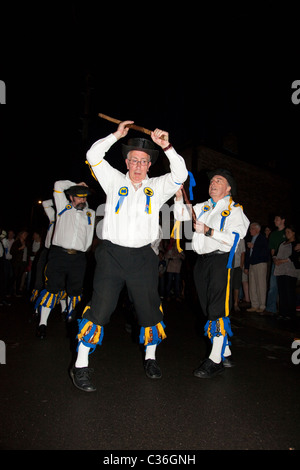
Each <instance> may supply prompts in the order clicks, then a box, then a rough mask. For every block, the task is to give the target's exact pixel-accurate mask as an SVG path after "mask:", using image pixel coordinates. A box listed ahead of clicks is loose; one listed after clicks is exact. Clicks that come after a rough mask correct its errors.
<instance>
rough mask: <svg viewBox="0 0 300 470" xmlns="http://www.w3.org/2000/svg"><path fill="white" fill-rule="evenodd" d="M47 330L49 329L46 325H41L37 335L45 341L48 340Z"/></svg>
mask: <svg viewBox="0 0 300 470" xmlns="http://www.w3.org/2000/svg"><path fill="white" fill-rule="evenodd" d="M46 330H47V327H46V325H40V326H39V327H38V329H37V332H36V335H37V337H38V338H40V339H45V338H46Z"/></svg>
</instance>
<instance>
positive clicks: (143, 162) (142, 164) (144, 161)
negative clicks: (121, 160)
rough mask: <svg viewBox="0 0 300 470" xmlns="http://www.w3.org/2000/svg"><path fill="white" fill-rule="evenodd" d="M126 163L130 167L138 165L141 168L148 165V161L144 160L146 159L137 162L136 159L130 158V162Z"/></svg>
mask: <svg viewBox="0 0 300 470" xmlns="http://www.w3.org/2000/svg"><path fill="white" fill-rule="evenodd" d="M128 161H129V163H130V164H131V165H138V164H140V165H141V166H146V165H148V163H150V161H149V160H146V159H142V160H137V159H136V158H131V159H130V160H129V159H128Z"/></svg>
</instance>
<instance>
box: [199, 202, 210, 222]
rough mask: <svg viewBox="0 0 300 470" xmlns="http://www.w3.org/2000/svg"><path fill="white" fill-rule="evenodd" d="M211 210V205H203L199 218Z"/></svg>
mask: <svg viewBox="0 0 300 470" xmlns="http://www.w3.org/2000/svg"><path fill="white" fill-rule="evenodd" d="M209 210H210V206H208V205H205V206H203V207H202V209H201V212H200V214H199V215H198V219H200V217H201V215H203V214H204V212H208V211H209Z"/></svg>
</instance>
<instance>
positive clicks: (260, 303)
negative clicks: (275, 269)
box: [246, 222, 269, 313]
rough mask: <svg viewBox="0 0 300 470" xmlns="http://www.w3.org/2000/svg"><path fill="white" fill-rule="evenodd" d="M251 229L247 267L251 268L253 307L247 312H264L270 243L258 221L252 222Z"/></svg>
mask: <svg viewBox="0 0 300 470" xmlns="http://www.w3.org/2000/svg"><path fill="white" fill-rule="evenodd" d="M249 230H250V235H251V236H252V239H251V242H248V243H247V245H248V248H250V254H249V258H248V260H247V262H246V263H247V264H246V269H249V295H250V302H251V307H250V308H248V309H247V312H258V313H262V312H264V311H265V308H266V295H267V263H268V254H269V253H268V243H267V239H266V237H265V236H264V235H263V234H262V233H260V231H261V226H260V225H259V224H258V223H257V222H252V223H251V224H250V229H249Z"/></svg>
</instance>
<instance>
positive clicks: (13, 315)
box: [0, 299, 300, 451]
mask: <svg viewBox="0 0 300 470" xmlns="http://www.w3.org/2000/svg"><path fill="white" fill-rule="evenodd" d="M197 310H198V305H197V302H194V303H192V304H188V303H186V302H183V303H177V302H175V301H171V302H169V303H168V304H167V305H165V307H164V311H165V323H166V325H167V328H166V333H167V336H168V337H167V339H166V340H165V341H164V342H163V343H162V344H161V345H160V346H159V349H158V361H159V364H160V366H161V368H162V371H163V378H162V379H161V380H153V381H152V380H150V379H147V378H146V376H145V374H144V371H143V367H142V354H141V351H140V348H139V345H138V344H137V343H136V342H135V341H134V338H132V336H131V335H130V334H128V333H127V332H126V330H125V319H124V314H123V311H122V309H120V308H119V309H117V311H116V312H115V313H114V314H113V316H112V320H111V323H110V324H109V325H108V326H106V328H105V336H104V341H103V345H102V347H101V348H98V349H97V350H96V352H95V353H94V354H93V355H92V356H90V357H91V360H90V365H91V367H94V369H95V376H94V382H95V384H96V386H97V392H95V393H90V394H87V393H84V392H82V391H80V390H78V389H76V388H75V387H74V386H73V384H72V382H71V379H70V377H69V375H68V369H69V367H70V365H71V363H72V353H73V351H74V341H73V338H74V331H72V330H74V328H75V325H74V326H73V327H68V328H67V325H66V323H65V322H64V321H62V318H61V314H60V311H59V309H58V310H55V311H54V312H53V313H52V314H51V316H50V319H49V324H48V335H47V338H46V339H45V340H43V341H41V340H38V339H37V338H36V337H35V328H36V324H35V323H33V322H30V321H29V320H30V319H31V313H32V310H31V305H30V304H29V302H28V301H27V300H25V299H13V305H12V306H11V307H1V308H0V339H1V340H3V341H4V342H5V344H6V353H7V355H6V364H2V365H0V383H1V386H0V422H1V427H0V448H1V449H13V450H15V449H20V450H21V449H34V450H37V449H53V450H54V449H57V450H59V449H66V450H74V449H77V450H104V451H105V450H117V449H118V450H123V451H125V450H141V449H143V450H146V451H147V450H149V451H150V450H154V449H156V450H165V451H166V450H176V451H184V450H215V449H220V450H223V449H227V450H237V449H242V450H244V449H258V450H263V449H270V450H271V449H283V450H288V449H300V402H299V375H300V365H294V364H293V363H292V360H291V356H292V352H293V350H292V348H291V345H292V342H293V339H294V337H297V336H298V337H299V338H300V333H299V331H300V330H299V327H298V326H297V327H295V328H294V331H293V329H289V328H287V327H286V326H284V329H283V328H281V327H278V325H277V323H276V322H275V321H274V320H272V319H265V318H261V317H258V316H257V317H255V316H254V315H252V316H251V317H250V314H246V313H244V312H242V313H241V314H240V315H239V316H235V317H233V318H232V327H233V331H234V337H233V339H232V350H233V355H234V358H235V362H236V367H235V368H232V369H226V370H225V372H224V374H222V375H219V376H218V377H215V378H214V379H210V380H205V379H198V378H195V377H194V376H193V374H192V371H193V369H194V368H196V367H197V366H198V365H199V363H200V360H201V359H202V358H203V357H204V356H205V355H206V351H207V343H206V340H205V339H204V337H203V334H202V320H201V317H199V316H198V314H197ZM299 358H300V354H299Z"/></svg>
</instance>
